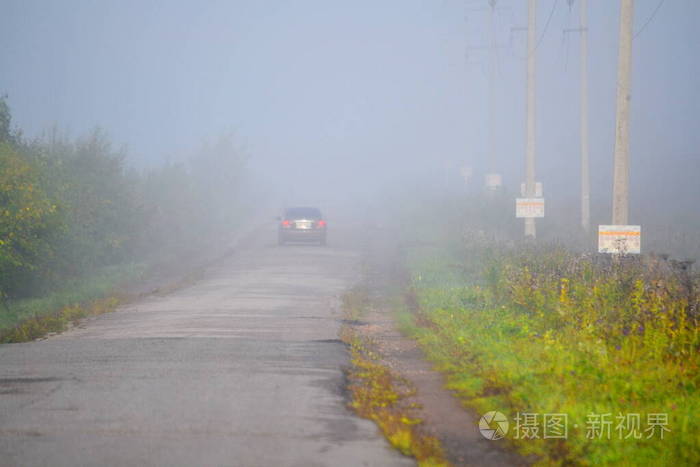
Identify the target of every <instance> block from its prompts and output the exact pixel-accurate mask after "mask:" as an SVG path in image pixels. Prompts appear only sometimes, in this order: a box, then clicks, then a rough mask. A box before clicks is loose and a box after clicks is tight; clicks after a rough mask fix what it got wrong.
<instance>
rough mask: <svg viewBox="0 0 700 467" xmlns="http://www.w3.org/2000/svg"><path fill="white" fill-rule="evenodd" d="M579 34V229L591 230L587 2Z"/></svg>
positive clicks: (580, 21) (582, 0)
mask: <svg viewBox="0 0 700 467" xmlns="http://www.w3.org/2000/svg"><path fill="white" fill-rule="evenodd" d="M580 2H581V5H580V8H581V10H580V14H579V28H580V31H581V32H580V34H581V122H580V123H581V227H583V230H584V231H585V232H586V233H588V232H589V231H590V229H591V179H590V169H589V157H588V0H580Z"/></svg>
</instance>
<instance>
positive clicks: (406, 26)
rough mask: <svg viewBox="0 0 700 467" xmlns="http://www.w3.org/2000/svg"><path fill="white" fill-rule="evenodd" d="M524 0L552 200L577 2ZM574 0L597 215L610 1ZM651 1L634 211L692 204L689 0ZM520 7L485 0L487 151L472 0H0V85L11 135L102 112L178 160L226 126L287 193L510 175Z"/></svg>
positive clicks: (612, 73)
mask: <svg viewBox="0 0 700 467" xmlns="http://www.w3.org/2000/svg"><path fill="white" fill-rule="evenodd" d="M538 3H539V7H538V15H537V23H538V32H537V36H538V38H539V39H538V41H539V42H538V44H539V45H538V47H537V51H536V54H537V80H538V81H537V150H536V153H537V172H538V176H537V178H538V179H539V180H541V181H542V182H543V183H544V187H545V188H544V191H545V196H546V197H547V199H548V202H551V203H557V202H559V203H571V206H572V207H576V206H577V204H576V199H577V196H578V190H579V133H578V132H579V113H578V112H579V36H578V34H576V33H569V34H564V33H563V29H564V28H576V27H577V26H578V4H577V2H573V5H572V4H571V3H572V2H569V1H567V0H559V1H557V0H541V1H540V2H538ZM589 3H590V6H589V10H590V11H589V25H590V26H589V86H590V110H589V111H590V148H591V177H592V187H593V192H592V194H593V199H594V201H596V202H597V203H598V205H599V206H602V208H601V209H603V211H600V209H599V211H600V212H599V213H598V215H599V217H600V218H601V220H603V221H605V222H607V221H608V220H609V219H607V218H608V216H609V201H608V200H609V198H610V194H611V174H612V154H613V144H614V131H615V89H616V88H615V86H616V73H617V43H618V40H617V39H618V28H619V2H616V1H609V0H592V1H591V2H589ZM657 5H658V1H657V0H639V1H637V2H636V11H635V21H634V24H635V26H634V30H635V32H640V31H641V33H640V34H638V35H637V36H636V37H635V39H634V44H633V47H634V49H633V51H634V54H633V75H632V107H631V108H632V123H631V138H632V139H631V191H632V194H633V201H632V214H631V216H632V218H631V221H632V222H634V223H641V222H643V221H644V220H645V216H649V215H650V212H653V213H656V214H658V215H659V216H661V215H663V216H665V217H664V219H669V220H670V219H683V220H684V221H685V220H688V219H690V220H693V219H695V220H697V218H698V217H699V216H700V215H699V214H698V210H697V207H696V202H697V200H698V199H700V189H699V188H698V183H697V177H698V175H700V153H699V151H700V149H699V148H700V132H698V131H697V129H698V113H700V92H699V91H698V78H697V76H698V75H700V53H698V51H700V35H699V34H698V33H697V31H696V29H697V23H698V20H700V2H697V1H695V0H669V1H667V2H665V3H664V4H663V5H662V7H661V8H659V9H658V11H656V14H654V12H655V9H656V7H657ZM526 8H527V3H526V2H525V1H519V0H501V1H499V2H497V9H496V15H495V36H496V39H495V41H496V43H497V48H496V50H497V57H495V59H496V78H495V80H494V82H493V83H492V84H493V86H495V88H494V89H495V95H496V106H495V123H496V125H495V131H496V148H495V149H496V155H495V158H494V160H493V161H491V162H489V157H488V153H489V149H488V148H489V141H488V133H489V128H488V125H489V118H488V112H489V106H488V89H489V79H488V77H489V74H488V63H489V52H488V51H487V50H484V49H483V48H482V46H484V45H487V44H488V43H489V28H488V24H489V23H488V2H487V0H483V1H476V0H470V1H467V2H464V1H442V0H434V1H427V0H422V1H406V0H397V1H381V2H377V1H352V2H350V1H346V2H341V1H299V2H296V1H295V2H284V1H264V2H260V1H196V2H195V1H191V2H188V1H177V2H176V1H169V0H168V1H165V0H163V1H146V2H144V1H120V2H93V1H67V0H66V1H28V0H21V1H20V0H17V1H14V0H10V1H7V0H6V1H4V2H3V8H2V15H0V70H1V73H0V92H2V93H6V94H7V96H8V97H7V102H8V104H9V105H10V107H11V108H12V111H13V118H14V123H15V125H16V126H17V127H19V128H21V129H23V131H24V132H25V136H28V137H30V138H31V137H35V136H39V135H41V134H42V132H43V131H45V130H46V129H47V128H49V127H51V126H52V125H58V126H59V127H60V128H63V129H67V130H68V131H70V133H71V134H73V135H80V134H84V133H86V132H88V131H89V130H90V129H91V128H93V127H95V126H100V127H102V128H104V129H105V130H106V131H107V132H108V133H109V135H110V136H111V138H112V139H113V140H114V141H115V142H116V143H118V144H125V145H126V147H127V153H128V160H129V161H130V163H131V164H132V165H134V166H136V167H146V166H152V165H155V164H159V163H162V161H167V160H170V161H173V160H175V161H177V160H180V159H182V158H185V157H187V156H186V155H187V154H189V153H190V152H191V151H192V150H193V148H196V147H197V146H198V145H200V144H201V143H202V141H206V140H212V139H215V138H217V137H218V136H219V135H220V134H224V133H227V132H231V131H233V132H234V134H235V138H236V139H237V144H239V145H240V146H241V147H244V148H245V152H246V154H247V156H248V157H249V164H250V166H251V167H252V169H253V170H254V171H255V172H257V173H258V177H259V180H261V181H260V183H264V184H265V185H266V186H267V187H271V188H274V189H277V190H278V191H279V192H280V193H281V194H282V198H287V201H283V202H289V203H296V202H319V203H322V202H324V201H325V200H328V199H361V200H366V199H367V198H371V197H373V196H376V193H378V190H380V189H381V188H382V187H386V186H392V187H393V186H402V185H404V186H408V185H412V184H415V183H420V182H421V181H422V182H427V183H433V184H435V185H438V186H444V185H446V184H447V185H448V186H450V185H453V186H459V185H460V184H461V180H460V178H459V172H458V168H459V167H460V166H462V165H467V166H471V167H473V169H474V177H473V179H472V184H473V187H475V188H473V189H477V188H480V187H481V186H482V185H483V174H484V173H485V171H487V170H494V171H496V172H501V173H503V174H504V184H505V187H506V189H507V190H509V191H510V192H512V193H515V192H517V191H518V189H519V188H518V187H519V183H520V182H521V180H522V179H523V177H524V166H525V164H524V153H525V70H526V68H525V60H524V57H525V54H526V44H525V40H526V34H525V33H524V32H523V31H522V30H521V28H522V27H523V26H525V25H526V21H527V11H526ZM652 14H653V18H652ZM648 20H650V21H648ZM645 24H646V26H644V25H645ZM642 28H644V29H643V30H642ZM605 210H607V211H605ZM594 214H595V212H594Z"/></svg>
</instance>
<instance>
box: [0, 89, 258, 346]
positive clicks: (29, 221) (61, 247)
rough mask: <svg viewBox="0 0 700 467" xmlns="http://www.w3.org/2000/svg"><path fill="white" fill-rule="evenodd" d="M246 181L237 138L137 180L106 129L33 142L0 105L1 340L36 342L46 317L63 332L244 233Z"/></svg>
mask: <svg viewBox="0 0 700 467" xmlns="http://www.w3.org/2000/svg"><path fill="white" fill-rule="evenodd" d="M245 177H246V170H245V158H244V157H243V156H242V154H241V151H240V150H239V148H238V147H237V145H236V144H235V141H234V140H233V138H232V137H231V136H225V137H222V138H220V139H219V140H217V141H216V142H215V143H213V144H207V145H203V146H202V147H201V148H200V150H199V151H198V152H197V153H196V154H194V155H193V156H192V157H191V159H190V160H189V161H188V163H183V164H165V165H163V166H160V167H156V168H152V169H148V170H143V171H137V170H135V169H133V168H130V167H129V166H128V165H127V164H126V155H125V153H124V151H121V150H116V149H114V147H113V145H112V143H111V142H110V140H109V138H108V137H107V135H106V134H105V133H104V132H103V131H102V130H99V129H96V130H94V131H93V132H92V133H90V134H89V135H87V136H84V137H81V138H77V139H72V138H69V137H68V136H66V135H63V134H61V133H60V132H59V131H58V130H56V129H53V130H52V131H49V132H48V133H47V134H46V135H45V136H44V137H42V138H38V139H36V140H31V141H30V140H27V139H26V138H24V137H23V135H22V133H21V131H19V130H17V129H14V128H13V126H12V119H11V114H10V109H9V108H8V106H7V103H6V101H5V100H4V99H3V98H0V302H1V303H0V339H1V340H3V341H8V340H10V341H16V340H22V336H27V338H29V336H31V337H36V336H37V335H38V334H41V333H39V332H38V329H44V326H43V325H39V324H38V322H37V319H39V318H40V317H41V316H44V315H45V316H46V317H47V320H49V321H50V320H54V324H52V325H50V324H48V322H47V325H46V326H45V328H46V330H47V331H56V330H60V329H62V328H63V326H64V325H63V324H60V323H59V322H58V321H55V319H54V318H55V317H57V316H59V315H60V316H63V318H65V317H66V316H69V315H70V316H77V314H76V313H71V312H70V310H73V309H75V307H76V306H82V305H85V307H87V308H89V309H93V308H95V307H93V306H92V305H91V303H93V302H94V301H95V300H98V299H101V298H104V297H107V296H108V295H110V294H113V292H114V290H115V288H117V287H119V286H120V285H122V284H124V283H127V282H134V281H138V280H140V279H141V278H143V277H144V275H146V274H148V273H149V268H150V267H151V266H152V265H155V264H160V263H163V262H169V263H174V262H176V261H177V260H178V258H182V257H186V256H187V255H188V254H194V252H197V251H199V250H201V249H204V248H208V249H211V245H212V244H216V243H217V242H220V241H222V239H224V238H225V237H226V235H227V234H230V232H231V230H232V229H234V228H235V227H236V223H237V221H236V219H237V218H239V217H240V212H241V210H242V209H243V203H242V202H241V201H240V199H241V196H242V193H243V191H244V185H245ZM97 308H99V309H105V310H106V309H109V308H110V307H102V306H100V307H97ZM59 321H61V322H63V321H65V320H64V319H61V320H59ZM23 326H24V327H23ZM28 327H29V328H31V329H33V331H31V332H24V331H22V329H25V330H26V329H28ZM3 336H4V337H3ZM13 336H14V337H13Z"/></svg>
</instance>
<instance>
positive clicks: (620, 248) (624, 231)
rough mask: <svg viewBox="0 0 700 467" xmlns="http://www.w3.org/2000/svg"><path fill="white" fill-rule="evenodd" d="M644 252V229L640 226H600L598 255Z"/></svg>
mask: <svg viewBox="0 0 700 467" xmlns="http://www.w3.org/2000/svg"><path fill="white" fill-rule="evenodd" d="M641 251H642V227H641V226H639V225H599V226H598V253H614V254H623V255H624V254H634V255H638V254H640V253H641Z"/></svg>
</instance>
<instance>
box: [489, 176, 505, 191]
mask: <svg viewBox="0 0 700 467" xmlns="http://www.w3.org/2000/svg"><path fill="white" fill-rule="evenodd" d="M501 184H502V180H501V174H486V188H489V189H491V190H496V189H498V188H501Z"/></svg>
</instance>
